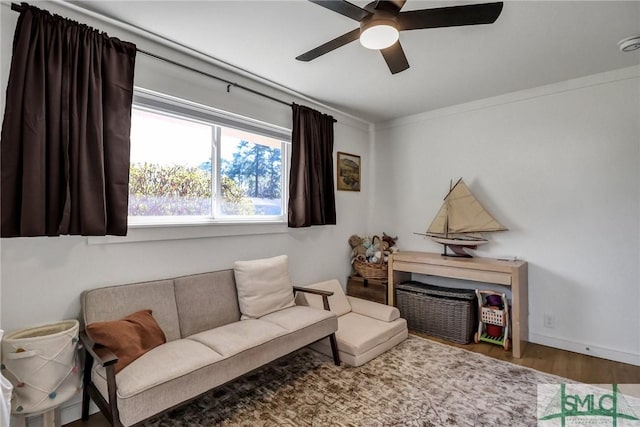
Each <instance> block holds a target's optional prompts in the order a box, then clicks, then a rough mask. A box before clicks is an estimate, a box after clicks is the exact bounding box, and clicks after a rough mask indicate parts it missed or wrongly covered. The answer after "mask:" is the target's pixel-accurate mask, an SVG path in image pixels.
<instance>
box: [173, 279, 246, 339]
mask: <svg viewBox="0 0 640 427" xmlns="http://www.w3.org/2000/svg"><path fill="white" fill-rule="evenodd" d="M174 282H175V285H174V286H175V291H176V304H177V306H178V315H179V317H180V334H181V337H182V338H185V337H188V336H190V335H193V334H197V333H198V332H202V331H206V330H209V329H212V328H216V327H218V326H222V325H226V324H228V323H232V322H237V321H238V320H240V309H239V308H238V294H237V292H236V283H235V280H234V279H233V270H231V269H229V270H223V271H215V272H212V273H204V274H194V275H191V276H184V277H178V278H177V279H175V280H174Z"/></svg>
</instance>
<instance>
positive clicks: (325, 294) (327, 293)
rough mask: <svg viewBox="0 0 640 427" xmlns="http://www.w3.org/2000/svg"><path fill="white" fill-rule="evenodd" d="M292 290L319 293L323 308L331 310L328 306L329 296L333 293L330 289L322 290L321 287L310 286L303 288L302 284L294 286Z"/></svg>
mask: <svg viewBox="0 0 640 427" xmlns="http://www.w3.org/2000/svg"><path fill="white" fill-rule="evenodd" d="M293 291H294V292H306V293H308V294H314V295H320V296H322V305H323V307H324V309H325V310H327V311H331V309H330V308H329V297H330V296H331V295H333V292H331V291H323V290H322V289H312V288H303V287H302V286H294V287H293Z"/></svg>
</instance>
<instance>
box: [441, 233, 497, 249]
mask: <svg viewBox="0 0 640 427" xmlns="http://www.w3.org/2000/svg"><path fill="white" fill-rule="evenodd" d="M429 237H430V238H431V240H433V241H434V242H437V243H442V244H443V245H447V246H449V245H453V246H462V247H467V248H469V249H475V248H477V247H478V246H479V245H484V244H485V243H489V241H488V240H487V239H482V238H479V239H469V240H467V239H452V238H450V237H438V236H429Z"/></svg>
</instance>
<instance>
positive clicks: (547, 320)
mask: <svg viewBox="0 0 640 427" xmlns="http://www.w3.org/2000/svg"><path fill="white" fill-rule="evenodd" d="M544 327H545V328H549V329H553V328H555V327H556V319H555V317H553V316H552V315H550V314H547V313H545V314H544Z"/></svg>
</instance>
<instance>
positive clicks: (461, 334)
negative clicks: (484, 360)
mask: <svg viewBox="0 0 640 427" xmlns="http://www.w3.org/2000/svg"><path fill="white" fill-rule="evenodd" d="M395 290H396V305H397V307H398V310H400V316H401V317H403V318H405V319H406V320H407V325H408V327H409V329H412V330H414V331H418V332H423V333H425V334H429V335H433V336H436V337H440V338H444V339H447V340H450V341H453V342H457V343H461V344H468V343H469V342H471V339H472V337H473V333H474V332H475V331H476V329H477V326H478V325H477V321H476V316H477V308H476V297H475V292H474V291H473V290H467V289H451V288H445V287H441V286H432V285H427V284H424V283H420V282H406V283H402V284H400V285H398V286H396V287H395Z"/></svg>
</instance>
